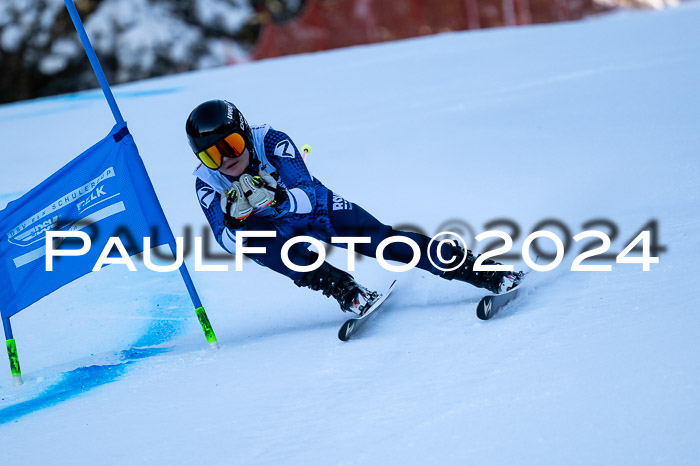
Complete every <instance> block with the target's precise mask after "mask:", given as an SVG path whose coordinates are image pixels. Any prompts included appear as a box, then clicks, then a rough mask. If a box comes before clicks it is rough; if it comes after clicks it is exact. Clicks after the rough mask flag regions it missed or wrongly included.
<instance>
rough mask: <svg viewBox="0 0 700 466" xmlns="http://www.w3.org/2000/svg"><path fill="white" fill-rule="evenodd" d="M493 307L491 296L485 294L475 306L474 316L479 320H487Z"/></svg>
mask: <svg viewBox="0 0 700 466" xmlns="http://www.w3.org/2000/svg"><path fill="white" fill-rule="evenodd" d="M492 309H493V298H491V297H490V296H486V297H484V298H481V301H479V305H478V306H476V316H477V317H478V318H479V319H481V320H489V319H490V318H491V315H492V314H491V311H492Z"/></svg>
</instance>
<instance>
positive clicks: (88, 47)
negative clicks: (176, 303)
mask: <svg viewBox="0 0 700 466" xmlns="http://www.w3.org/2000/svg"><path fill="white" fill-rule="evenodd" d="M63 2H64V3H65V4H66V8H67V9H68V14H70V17H71V20H73V25H74V26H75V30H76V31H77V32H78V36H79V37H80V42H82V44H83V48H84V49H85V53H86V54H87V56H88V59H89V60H90V64H91V65H92V69H93V71H94V72H95V76H96V77H97V81H98V82H99V83H100V87H101V88H102V92H103V93H104V95H105V98H106V99H107V103H108V104H109V108H110V109H111V110H112V114H113V115H114V119H115V120H116V121H117V124H120V123H124V118H122V114H121V112H120V111H119V107H117V101H116V100H115V99H114V95H113V94H112V89H110V87H109V83H108V82H107V78H106V77H105V74H104V71H102V66H100V61H99V60H98V59H97V55H96V54H95V50H94V49H93V48H92V44H91V43H90V38H89V37H88V35H87V32H85V27H84V26H83V22H82V20H81V19H80V15H79V14H78V10H77V9H76V8H75V4H74V3H73V0H63ZM153 195H154V196H155V191H154V193H153ZM156 198H157V196H156ZM161 209H162V208H161ZM163 218H165V214H163ZM166 224H167V220H166ZM168 229H170V226H168ZM170 236H171V237H172V236H173V235H172V230H170ZM169 245H170V249H171V250H172V253H173V257H176V256H175V254H176V245H175V242H174V238H173V241H171V242H169ZM180 275H182V280H183V281H184V282H185V286H186V287H187V291H188V292H189V294H190V298H191V299H192V304H194V307H195V312H196V313H197V318H198V319H199V323H200V324H201V325H202V330H204V335H205V336H206V337H207V341H208V342H209V346H211V347H212V348H219V343H218V342H217V340H216V335H215V334H214V330H213V329H212V327H211V323H210V322H209V318H208V317H207V314H206V312H205V311H204V307H203V306H202V302H201V300H200V299H199V295H198V294H197V290H196V289H195V287H194V283H193V282H192V277H190V273H189V271H188V270H187V267H186V266H185V264H184V262H183V264H182V266H181V267H180ZM7 326H9V320H8V321H7ZM13 343H14V340H13ZM9 348H10V347H9V343H8V351H9ZM15 353H16V352H15ZM17 367H18V370H19V363H18V366H17ZM13 374H14V373H13ZM15 380H17V379H15ZM20 380H21V378H20Z"/></svg>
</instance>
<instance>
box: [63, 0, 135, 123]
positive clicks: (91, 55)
mask: <svg viewBox="0 0 700 466" xmlns="http://www.w3.org/2000/svg"><path fill="white" fill-rule="evenodd" d="M63 2H64V3H65V4H66V8H68V14H70V19H72V20H73V25H74V26H75V30H76V31H77V32H78V37H80V42H82V43H83V48H84V49H85V53H86V54H87V56H88V60H90V64H91V65H92V69H93V71H94V72H95V76H96V77H97V81H98V82H99V83H100V87H101V88H102V92H103V93H104V95H105V98H106V99H107V103H108V104H109V108H110V109H111V110H112V115H114V119H115V120H116V121H117V123H118V124H119V123H124V118H122V114H121V112H119V107H117V101H116V100H114V95H112V90H111V89H110V88H109V83H108V82H107V78H105V74H104V71H102V66H100V61H99V60H98V59H97V55H96V54H95V50H94V49H93V48H92V44H91V43H90V38H89V37H88V35H87V32H85V27H84V26H83V22H82V21H81V20H80V15H79V14H78V10H77V9H76V8H75V4H74V3H73V0H63Z"/></svg>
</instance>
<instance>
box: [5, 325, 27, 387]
mask: <svg viewBox="0 0 700 466" xmlns="http://www.w3.org/2000/svg"><path fill="white" fill-rule="evenodd" d="M2 326H3V328H4V329H5V346H7V357H9V358H10V369H11V370H12V378H13V379H14V381H15V385H22V383H23V381H22V371H21V370H20V368H19V358H18V357H17V345H16V344H15V339H14V337H13V336H12V326H11V325H10V318H9V317H3V318H2Z"/></svg>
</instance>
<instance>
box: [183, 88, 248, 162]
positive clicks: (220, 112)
mask: <svg viewBox="0 0 700 466" xmlns="http://www.w3.org/2000/svg"><path fill="white" fill-rule="evenodd" d="M185 131H186V132H187V139H188V141H189V143H190V147H191V148H192V151H193V152H194V153H195V155H197V157H198V158H199V153H200V152H202V151H205V150H207V149H209V148H210V147H212V146H214V145H215V144H216V143H218V142H219V141H221V140H223V139H224V138H226V136H229V135H231V134H233V133H238V134H240V135H241V136H242V137H243V141H244V142H245V147H246V148H247V149H248V151H249V152H250V154H251V156H252V157H253V158H254V159H255V158H256V154H255V147H253V132H252V131H251V130H250V126H249V125H248V122H247V121H246V119H245V118H244V117H243V114H242V113H241V112H240V111H239V110H238V108H237V107H236V106H235V105H233V104H232V103H231V102H228V101H226V100H208V101H206V102H204V103H202V104H199V105H198V106H197V107H195V109H194V110H192V113H190V116H189V117H188V118H187V123H186V124H185Z"/></svg>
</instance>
